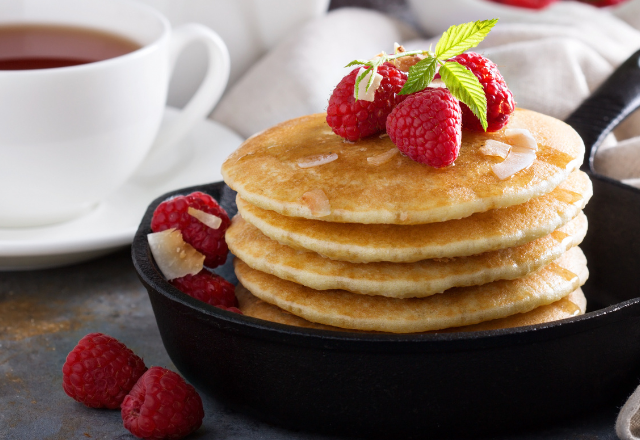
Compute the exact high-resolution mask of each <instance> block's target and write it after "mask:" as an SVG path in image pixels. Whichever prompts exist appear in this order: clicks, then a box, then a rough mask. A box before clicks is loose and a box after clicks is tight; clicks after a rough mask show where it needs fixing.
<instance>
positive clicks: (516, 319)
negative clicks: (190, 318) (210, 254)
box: [236, 284, 587, 333]
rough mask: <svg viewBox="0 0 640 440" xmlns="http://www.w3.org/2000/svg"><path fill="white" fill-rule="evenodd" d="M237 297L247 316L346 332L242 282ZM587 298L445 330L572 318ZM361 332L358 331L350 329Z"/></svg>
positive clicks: (575, 296) (577, 295) (580, 311)
mask: <svg viewBox="0 0 640 440" xmlns="http://www.w3.org/2000/svg"><path fill="white" fill-rule="evenodd" d="M236 296H237V297H238V302H239V303H240V310H242V313H244V314H245V315H246V316H251V317H254V318H258V319H264V320H265V321H271V322H278V323H280V324H287V325H293V326H296V327H305V328H315V329H321V330H333V331H345V329H341V328H339V327H333V326H330V325H323V324H316V323H315V322H311V321H307V320H306V319H304V318H300V317H299V316H296V315H293V314H291V313H289V312H287V311H285V310H282V309H281V308H278V307H276V306H274V305H272V304H269V303H266V302H264V301H262V300H261V299H259V298H257V297H255V296H254V295H252V294H251V292H249V291H248V290H247V289H246V288H245V287H244V286H243V285H242V284H238V286H237V287H236ZM586 305H587V299H586V298H585V297H584V294H583V293H582V290H581V289H576V290H574V291H573V292H571V293H570V294H569V295H567V296H565V297H564V298H562V299H560V300H558V301H556V302H554V303H551V304H549V305H546V306H540V307H536V308H535V309H533V310H531V311H530V312H526V313H517V314H515V315H511V316H507V317H506V318H501V319H494V320H491V321H485V322H481V323H480V324H474V325H468V326H466V327H452V328H448V329H445V330H438V331H437V332H438V333H441V332H447V333H448V332H470V331H483V330H496V329H500V328H512V327H522V326H525V325H534V324H542V323H545V322H552V321H559V320H560V319H565V318H571V317H572V316H578V315H583V314H584V313H585V310H586ZM348 331H357V330H348Z"/></svg>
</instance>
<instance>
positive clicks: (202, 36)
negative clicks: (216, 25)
mask: <svg viewBox="0 0 640 440" xmlns="http://www.w3.org/2000/svg"><path fill="white" fill-rule="evenodd" d="M194 42H202V43H204V44H205V46H206V49H207V55H208V64H207V72H206V75H205V77H204V80H203V81H202V83H201V84H200V86H199V87H198V90H196V92H195V93H194V95H193V96H192V97H191V99H190V100H189V102H188V103H187V104H186V105H185V106H184V108H183V109H182V111H181V112H180V114H179V116H177V117H176V118H173V120H171V121H170V122H169V123H166V124H163V125H162V127H161V128H160V130H159V131H158V134H157V136H156V140H155V141H154V143H153V145H152V147H151V149H150V151H149V154H148V156H147V158H146V159H145V162H144V163H143V164H142V166H141V167H140V168H139V169H138V171H137V172H136V177H143V178H144V177H155V176H158V175H162V174H163V173H164V172H166V171H167V170H168V169H169V168H173V166H172V164H171V162H172V161H173V159H174V158H175V156H176V155H175V154H171V153H172V152H171V150H172V148H173V146H174V145H175V144H176V143H177V142H179V141H180V140H181V139H182V138H183V137H184V136H186V135H187V134H188V133H189V131H190V130H191V129H192V128H193V127H194V126H195V125H196V124H197V123H198V122H200V121H202V120H203V119H205V118H206V117H207V115H208V114H209V112H210V111H211V110H212V109H213V106H214V105H215V104H216V103H217V102H218V100H219V99H220V96H222V92H224V89H225V87H226V85H227V81H228V80H229V69H230V61H229V51H228V50H227V46H226V45H225V44H224V41H222V38H220V37H219V36H218V34H216V33H215V32H213V31H212V30H211V29H209V28H208V27H206V26H203V25H200V24H197V23H189V24H184V25H181V26H179V27H177V28H176V29H174V30H173V35H172V38H171V42H170V44H171V46H170V48H169V63H170V65H169V72H170V74H171V73H173V69H174V68H175V65H176V61H177V59H178V56H179V55H180V54H181V53H182V51H183V50H184V48H185V47H187V46H188V45H190V44H192V43H194Z"/></svg>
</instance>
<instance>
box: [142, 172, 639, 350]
mask: <svg viewBox="0 0 640 440" xmlns="http://www.w3.org/2000/svg"><path fill="white" fill-rule="evenodd" d="M587 174H589V177H590V178H591V179H597V180H602V181H605V182H607V183H613V184H614V185H616V186H618V187H620V188H621V189H624V190H626V191H631V192H636V193H637V194H639V196H640V189H638V188H634V187H631V186H629V185H625V184H623V183H621V182H618V181H616V180H613V179H610V178H608V177H605V176H602V175H599V174H597V173H593V172H591V171H589V172H587ZM224 186H225V184H224V182H222V181H218V182H213V183H209V184H203V185H196V186H191V187H186V188H180V189H177V190H174V191H171V192H168V193H165V194H163V195H161V196H160V197H158V198H156V199H155V200H154V201H153V202H151V203H150V204H149V206H148V208H147V211H146V212H145V214H144V216H143V218H142V220H141V222H140V225H139V227H138V230H137V231H136V235H135V237H134V241H133V245H132V251H131V254H132V260H133V263H134V266H135V269H136V272H137V274H138V277H139V278H140V280H141V281H142V283H143V284H144V286H145V288H146V289H147V290H148V292H149V294H150V295H151V292H152V291H153V292H154V293H158V294H161V295H163V296H164V297H166V298H167V299H169V300H171V301H173V302H177V303H179V304H181V305H182V306H185V307H187V308H189V309H191V310H193V311H195V312H197V313H199V314H202V315H204V316H206V317H207V319H208V320H211V322H209V323H208V324H209V325H221V324H223V325H225V326H226V330H227V331H233V332H235V333H244V334H246V335H248V336H250V337H253V338H262V339H271V340H277V341H278V342H281V343H282V342H287V343H290V344H297V345H298V344H302V345H309V344H310V343H311V344H321V345H322V346H323V347H325V348H329V347H327V346H326V344H327V343H328V342H330V341H331V342H333V343H337V344H339V345H343V344H347V345H348V346H349V348H348V349H349V350H353V348H354V347H353V346H354V345H360V346H361V347H359V348H360V349H363V350H365V349H366V351H372V350H374V351H378V350H384V351H388V350H389V348H400V349H402V351H404V349H405V348H406V347H404V346H405V345H407V344H408V345H417V344H419V345H420V349H425V348H427V347H429V348H431V349H433V350H436V351H447V350H453V349H460V348H462V347H466V348H468V349H481V348H485V347H488V346H497V345H499V346H502V345H512V344H520V343H523V342H534V341H542V340H547V339H556V338H558V337H563V336H567V335H570V334H575V333H582V332H586V331H590V330H592V329H595V328H598V327H602V326H606V325H610V324H611V323H612V320H614V319H618V316H617V315H620V314H622V315H623V316H622V317H624V315H626V314H633V312H634V310H635V309H636V308H637V309H638V311H639V312H640V297H636V298H632V299H629V300H626V301H622V302H619V303H616V304H612V305H610V306H607V307H605V308H602V309H598V310H595V311H592V312H587V313H585V314H583V315H580V316H575V317H571V318H566V319H562V320H559V321H553V322H549V323H542V324H534V325H528V326H522V327H513V328H506V329H497V330H484V331H477V332H455V333H432V334H411V333H409V334H378V333H356V332H350V331H348V330H345V331H334V330H321V329H312V328H304V327H296V326H290V325H286V324H280V323H275V322H270V321H265V320H261V319H257V318H253V317H249V316H244V315H240V314H237V313H233V312H228V311H226V310H222V309H219V308H217V307H214V306H211V305H209V304H206V303H203V302H201V301H198V300H196V299H194V298H192V297H190V296H188V295H187V294H185V293H183V292H181V291H180V290H178V289H177V288H175V287H174V286H173V285H171V284H170V283H169V282H168V281H167V280H166V279H165V278H164V276H162V274H161V272H160V270H159V269H158V266H157V265H156V263H155V261H154V260H153V258H152V256H151V251H150V249H149V245H148V242H147V240H146V235H147V234H148V233H150V232H151V228H150V224H151V217H152V215H153V211H154V210H155V208H156V207H157V206H158V205H159V204H160V203H161V202H162V201H164V200H166V199H168V198H170V197H172V196H175V195H179V194H188V193H191V192H193V191H202V192H205V193H211V192H214V191H219V192H221V191H222V188H223V187H224ZM217 199H219V197H217ZM614 314H615V317H612V316H614ZM283 337H284V338H286V340H285V339H283ZM390 346H393V347H390ZM335 348H338V346H336V347H335ZM341 348H346V347H341ZM394 351H395V350H394Z"/></svg>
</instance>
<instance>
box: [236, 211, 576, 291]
mask: <svg viewBox="0 0 640 440" xmlns="http://www.w3.org/2000/svg"><path fill="white" fill-rule="evenodd" d="M586 233H587V218H586V217H585V215H584V214H582V213H580V214H579V215H578V217H576V218H575V219H574V220H572V221H570V222H569V223H567V224H566V225H565V226H563V227H562V228H560V229H558V230H556V231H554V232H552V233H551V234H550V235H547V236H545V237H542V238H539V239H537V240H534V241H532V242H529V243H526V244H523V245H520V246H517V247H513V248H507V249H500V250H497V251H493V252H486V253H484V254H479V255H473V256H469V257H459V258H448V259H438V260H423V261H418V262H415V263H387V262H382V263H350V262H345V261H336V260H331V259H329V258H325V257H322V256H321V255H319V254H317V253H315V252H304V251H297V250H295V249H293V248H291V247H289V246H285V245H282V244H280V243H278V242H277V241H275V240H272V239H270V238H268V237H266V236H265V235H264V234H262V233H261V232H260V231H259V230H258V229H257V228H256V227H254V226H252V225H251V224H249V223H248V222H246V221H245V220H243V219H242V217H240V216H236V217H234V218H233V221H232V224H231V226H230V227H229V229H228V230H227V232H226V241H227V244H228V245H229V249H230V250H231V252H232V253H233V254H234V255H236V256H237V257H238V258H240V259H241V260H242V261H244V262H245V263H246V264H247V265H249V266H250V267H251V268H253V269H256V270H259V271H262V272H266V273H268V274H271V275H275V276H277V277H279V278H282V279H285V280H289V281H293V282H296V283H298V284H302V285H304V286H307V287H311V288H312V289H316V290H329V289H344V290H348V291H350V292H355V293H362V294H367V295H382V296H388V297H393V298H413V297H417V298H423V297H427V296H430V295H433V294H436V293H441V292H444V291H445V290H447V289H450V288H452V287H458V286H473V285H478V284H485V283H489V282H492V281H495V280H501V279H514V278H520V277H522V276H525V275H527V274H528V273H530V272H533V271H534V270H537V269H539V268H541V267H542V266H545V265H547V264H549V263H550V262H551V261H553V260H555V259H557V258H558V257H560V256H561V255H562V254H563V253H564V252H566V251H567V250H568V249H570V248H571V247H573V246H576V245H578V244H580V243H581V242H582V239H583V238H584V236H585V234H586Z"/></svg>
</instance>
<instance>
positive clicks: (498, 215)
mask: <svg viewBox="0 0 640 440" xmlns="http://www.w3.org/2000/svg"><path fill="white" fill-rule="evenodd" d="M592 190H593V189H592V186H591V181H590V180H589V177H588V176H587V175H586V174H585V173H583V172H582V171H575V172H573V173H571V175H570V176H569V178H568V179H567V180H566V181H565V182H563V183H562V184H561V185H560V186H559V187H558V188H556V189H555V190H553V191H552V192H551V193H550V194H546V195H544V196H541V197H538V198H535V199H533V200H530V201H529V202H527V203H524V204H522V205H516V206H511V207H509V208H502V209H494V210H491V211H487V212H483V213H477V214H474V215H472V216H470V217H467V218H464V219H460V220H449V221H447V222H441V223H429V224H425V225H362V224H357V223H329V222H325V221H319V220H307V219H300V218H295V217H287V216H283V215H280V214H278V213H276V212H274V211H268V210H264V209H260V208H258V207H256V206H254V205H251V204H249V203H247V202H246V201H244V200H243V199H242V198H240V197H238V199H237V202H238V210H239V212H240V214H241V215H242V217H243V218H244V219H245V220H246V221H247V222H249V223H251V224H252V225H254V226H255V227H257V228H258V229H259V230H260V231H262V233H263V234H265V235H266V236H268V237H270V238H272V239H274V240H276V241H278V242H280V243H282V244H285V245H288V246H291V247H293V248H296V249H300V250H309V251H314V252H317V253H319V254H321V255H324V256H326V257H329V258H332V259H335V260H342V261H350V262H352V263H368V262H376V261H391V262H396V263H403V262H404V263H411V262H416V261H421V260H426V259H430V258H449V257H464V256H468V255H475V254H479V253H483V252H488V251H493V250H497V249H504V248H507V247H513V246H518V245H521V244H524V243H527V242H530V241H532V240H535V239H538V238H541V237H544V236H546V235H549V234H550V233H551V232H553V231H554V230H556V229H558V228H560V227H561V226H562V225H564V224H566V223H567V222H568V221H570V220H571V219H573V218H574V217H575V216H577V215H578V213H579V212H580V210H581V209H582V208H584V206H585V204H586V203H587V201H588V200H589V199H590V198H591V195H592Z"/></svg>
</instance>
